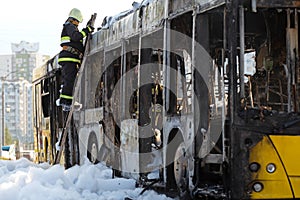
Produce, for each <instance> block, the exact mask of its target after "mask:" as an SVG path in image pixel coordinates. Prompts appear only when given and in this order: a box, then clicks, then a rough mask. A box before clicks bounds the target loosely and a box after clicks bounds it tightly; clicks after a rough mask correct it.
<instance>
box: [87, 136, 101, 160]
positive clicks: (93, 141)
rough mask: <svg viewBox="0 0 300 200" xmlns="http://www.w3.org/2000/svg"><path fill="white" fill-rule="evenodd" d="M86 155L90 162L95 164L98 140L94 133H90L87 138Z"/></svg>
mask: <svg viewBox="0 0 300 200" xmlns="http://www.w3.org/2000/svg"><path fill="white" fill-rule="evenodd" d="M87 157H88V159H89V160H90V162H91V163H93V164H97V163H98V162H99V160H98V142H97V137H96V135H95V134H94V133H91V134H90V136H89V140H88V148H87Z"/></svg>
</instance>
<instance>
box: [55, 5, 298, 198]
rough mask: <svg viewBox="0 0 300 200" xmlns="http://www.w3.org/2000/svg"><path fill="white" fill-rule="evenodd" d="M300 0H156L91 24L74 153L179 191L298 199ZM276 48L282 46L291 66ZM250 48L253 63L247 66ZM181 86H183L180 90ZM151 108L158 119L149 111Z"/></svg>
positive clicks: (213, 195)
mask: <svg viewBox="0 0 300 200" xmlns="http://www.w3.org/2000/svg"><path fill="white" fill-rule="evenodd" d="M299 6H300V4H299V1H297V0H294V1H279V0H250V1H223V0H212V1H208V0H206V1H200V0H182V1H169V0H155V1H150V2H149V4H145V5H144V6H142V7H141V8H139V9H137V10H134V11H133V12H132V13H130V14H129V15H127V16H125V17H123V18H121V19H118V20H116V21H115V22H114V23H113V24H112V25H111V26H110V27H109V28H107V29H101V30H99V31H97V32H96V33H94V34H93V37H92V39H91V41H89V42H90V45H89V47H90V49H89V52H88V55H85V59H86V62H85V66H84V67H85V69H84V72H83V79H82V82H81V83H80V84H81V89H80V92H79V96H78V97H75V100H76V101H78V102H80V103H82V105H83V108H82V109H81V110H80V111H75V112H74V117H73V119H74V128H73V132H72V134H75V135H77V134H78V138H79V140H78V148H79V153H80V157H79V159H78V158H76V156H75V157H74V156H73V158H74V160H73V164H74V163H82V162H84V157H85V156H87V157H88V158H89V159H90V160H91V161H92V162H94V163H97V162H99V161H100V162H103V163H105V164H106V165H108V166H110V167H112V169H113V171H114V175H115V176H124V177H130V178H135V179H136V180H137V183H138V184H141V185H150V186H153V187H155V188H165V189H164V192H169V193H170V194H171V193H173V194H174V193H175V194H176V195H179V196H181V197H182V198H184V196H185V195H187V194H188V195H191V196H193V197H198V198H214V199H226V198H227V199H280V198H299V197H300V191H299V188H297V184H298V183H299V180H300V174H299V170H297V169H296V168H297V162H294V161H292V159H293V158H295V157H298V156H299V154H300V151H299V150H297V148H296V147H297V143H295V142H297V141H299V114H297V113H298V109H299V108H298V107H299V105H298V103H297V102H299V92H298V90H299V65H298V64H297V62H296V61H297V59H298V46H299V43H298V15H297V13H298V10H297V9H298V8H299ZM283 13H285V14H283ZM272 20H276V21H275V22H274V23H272ZM276 28H277V29H276ZM286 28H287V29H286ZM277 30H278V32H277ZM275 33H276V34H275ZM181 34H182V35H181ZM178 35H179V36H178ZM271 36H272V37H275V36H277V37H278V38H279V39H278V40H272V38H271ZM178 38H180V39H182V40H178ZM262 44H264V46H263V45H262ZM260 45H262V46H260ZM276 45H277V46H276ZM263 47H266V48H265V49H264V48H263ZM276 48H279V49H281V50H282V51H283V52H285V53H286V55H285V59H283V60H282V61H283V63H281V64H286V66H287V68H285V69H288V70H287V72H288V73H287V74H286V77H285V76H282V70H284V67H285V66H284V65H282V66H277V65H279V64H280V62H279V61H278V60H276V58H280V57H279V55H280V54H279V53H278V52H277V54H276ZM263 50H266V52H267V53H263ZM249 51H252V52H253V51H255V52H256V55H257V58H256V61H257V65H258V66H260V68H257V69H256V70H257V71H256V72H257V73H255V74H252V75H249V74H246V75H247V76H244V70H245V69H244V67H245V64H244V59H245V58H244V55H245V54H246V53H247V52H249ZM199 52H200V54H199ZM205 52H206V53H207V54H208V55H209V56H208V57H209V58H207V57H205V56H204V57H203V55H207V54H205ZM271 53H272V55H271ZM283 57H284V56H283ZM260 58H263V59H262V61H263V62H262V61H261V60H259V59H260ZM239 63H241V64H239ZM148 64H150V65H151V67H147V65H148ZM262 65H263V66H264V67H261V66H262ZM137 66H138V67H137ZM276 67H280V69H279V71H276V70H277V69H276ZM183 68H184V69H183ZM189 68H190V69H189ZM184 71H189V73H190V78H187V77H188V75H186V74H185V73H184ZM264 73H266V74H264ZM152 75H153V76H152ZM157 75H158V76H157ZM180 75H183V77H184V78H183V79H182V78H178V77H179V76H180ZM127 76H128V77H127ZM174 77H176V78H177V79H176V80H175V79H174ZM266 77H267V78H266ZM134 78H136V79H137V82H134V83H132V81H133V79H134ZM155 78H156V80H159V81H158V83H159V85H160V86H162V88H161V89H162V92H161V94H160V95H161V97H162V99H163V101H162V102H161V103H160V104H159V103H158V104H159V105H157V106H153V107H151V109H149V108H148V107H147V106H149V105H150V106H151V105H154V104H155V103H154V102H156V101H160V99H155V98H153V95H152V91H155V89H154V88H153V87H152V86H153V85H151V84H145V83H151V81H152V82H153V81H154V80H155ZM184 80H185V81H184ZM180 82H181V83H180ZM274 83H276V84H278V87H277V86H276V84H275V86H274V85H272V84H274ZM174 84H175V85H174ZM189 84H190V86H188V85H189ZM143 86H145V87H143ZM180 86H181V88H185V91H183V90H182V91H181V93H176V91H179V90H180ZM189 87H190V88H189ZM276 87H277V88H276ZM285 87H286V89H284V88H285ZM188 88H189V89H190V90H191V91H190V92H191V93H189V92H188V90H189V89H188ZM278 88H279V89H278ZM262 89H263V90H264V91H263V92H262ZM174 91H175V93H176V94H175V96H174ZM172 92H173V93H172ZM188 93H189V95H188ZM153 94H155V92H154V93H153ZM130 97H133V100H132V101H131V98H130ZM144 97H146V98H145V99H146V100H144V99H143V98H144ZM180 97H183V98H180ZM150 99H151V100H150ZM184 101H185V102H184ZM132 102H135V103H136V105H135V106H134V105H132V104H130V103H132ZM179 102H183V103H182V104H181V103H179ZM156 103H157V102H156ZM146 107H147V109H148V110H150V111H151V112H150V113H151V114H153V113H155V115H154V119H158V120H154V121H151V120H150V122H148V121H147V117H148V118H149V116H147V114H144V113H145V108H146ZM152 117H153V116H152ZM54 121H55V120H54ZM156 122H160V125H161V127H156V126H157V124H155V123H156ZM149 123H150V124H151V126H149ZM153 123H154V126H153ZM155 129H159V130H158V131H157V132H155V131H154V130H155ZM74 130H75V131H74ZM156 133H160V134H161V136H162V137H161V138H160V139H161V142H162V144H161V146H160V145H157V143H156V142H159V141H156V140H155V139H156V137H154V136H155V134H156ZM147 134H148V135H147ZM149 134H150V135H151V137H146V136H149ZM56 135H57V133H56ZM172 141H175V142H173V143H172ZM172 144H173V145H172ZM284 152H287V155H285V154H284ZM71 153H72V152H71ZM180 153H181V154H180ZM178 154H179V155H180V156H179V159H177V155H178ZM175 158H176V159H175ZM76 159H78V160H76ZM172 161H175V162H172ZM274 166H275V171H273V170H274ZM236 174H237V175H236ZM150 175H151V176H154V177H155V178H151V177H150ZM274 182H280V184H281V185H282V187H281V188H278V187H277V186H276V184H274Z"/></svg>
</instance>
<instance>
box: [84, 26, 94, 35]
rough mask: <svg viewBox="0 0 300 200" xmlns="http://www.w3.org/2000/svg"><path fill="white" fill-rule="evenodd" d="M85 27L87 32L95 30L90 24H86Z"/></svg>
mask: <svg viewBox="0 0 300 200" xmlns="http://www.w3.org/2000/svg"><path fill="white" fill-rule="evenodd" d="M86 28H87V30H88V31H89V33H92V32H94V30H95V28H94V27H92V26H87V27H86Z"/></svg>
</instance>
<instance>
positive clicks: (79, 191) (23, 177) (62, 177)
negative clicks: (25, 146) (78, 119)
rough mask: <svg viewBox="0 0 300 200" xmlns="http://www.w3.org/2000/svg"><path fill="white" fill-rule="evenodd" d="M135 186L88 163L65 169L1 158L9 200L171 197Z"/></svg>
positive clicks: (0, 183) (2, 188)
mask: <svg viewBox="0 0 300 200" xmlns="http://www.w3.org/2000/svg"><path fill="white" fill-rule="evenodd" d="M142 190H143V189H142V188H136V187H135V180H132V179H125V178H114V179H112V170H111V169H109V168H107V167H105V166H103V165H101V164H97V165H92V164H91V163H89V162H86V163H85V164H83V165H80V166H78V165H76V166H74V167H72V168H70V169H68V170H65V169H64V167H63V166H61V165H54V166H51V165H49V164H47V163H43V164H35V163H32V162H30V161H29V160H27V159H25V158H21V159H19V160H17V161H4V160H0V198H1V199H3V200H4V199H5V200H124V199H125V198H126V197H127V198H130V199H134V200H154V199H155V200H171V198H168V197H166V196H165V195H160V194H158V193H156V192H154V191H151V190H148V191H146V192H144V193H143V194H142V195H140V193H141V191H142Z"/></svg>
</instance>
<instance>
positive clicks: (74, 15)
mask: <svg viewBox="0 0 300 200" xmlns="http://www.w3.org/2000/svg"><path fill="white" fill-rule="evenodd" d="M69 17H72V18H74V19H76V20H78V21H79V22H82V20H83V18H82V14H81V12H80V10H79V9H77V8H73V9H72V10H71V11H70V13H69Z"/></svg>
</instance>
